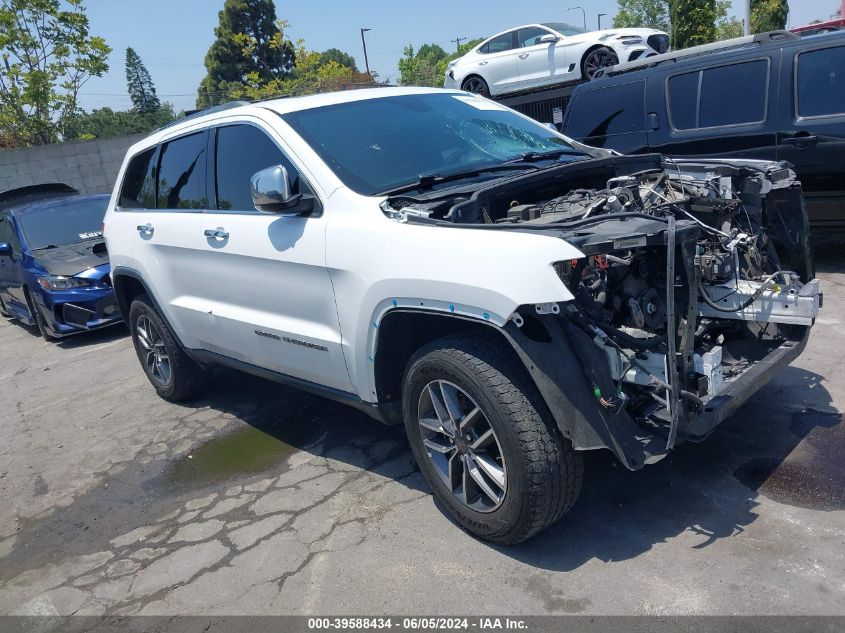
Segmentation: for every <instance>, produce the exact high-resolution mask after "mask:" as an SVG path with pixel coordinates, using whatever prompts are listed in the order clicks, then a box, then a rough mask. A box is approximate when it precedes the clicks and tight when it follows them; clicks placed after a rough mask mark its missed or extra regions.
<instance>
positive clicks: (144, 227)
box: [135, 222, 155, 235]
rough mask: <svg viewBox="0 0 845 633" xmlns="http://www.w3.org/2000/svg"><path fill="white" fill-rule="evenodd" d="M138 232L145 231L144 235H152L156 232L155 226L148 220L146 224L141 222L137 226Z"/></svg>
mask: <svg viewBox="0 0 845 633" xmlns="http://www.w3.org/2000/svg"><path fill="white" fill-rule="evenodd" d="M135 229H136V230H137V231H138V233H143V234H144V235H152V234H153V233H154V232H155V227H154V226H153V225H152V224H150V223H149V222H147V223H146V224H139V225H138V226H136V227H135Z"/></svg>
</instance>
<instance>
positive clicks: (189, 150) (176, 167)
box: [157, 132, 208, 209]
mask: <svg viewBox="0 0 845 633" xmlns="http://www.w3.org/2000/svg"><path fill="white" fill-rule="evenodd" d="M206 142H207V132H198V133H196V134H190V135H188V136H183V137H181V138H177V139H175V140H173V141H170V142H168V143H164V144H163V145H162V146H161V157H160V159H159V164H158V186H157V190H158V204H157V207H158V208H159V209H205V208H206V207H207V206H208V199H207V195H206V163H205V160H206Z"/></svg>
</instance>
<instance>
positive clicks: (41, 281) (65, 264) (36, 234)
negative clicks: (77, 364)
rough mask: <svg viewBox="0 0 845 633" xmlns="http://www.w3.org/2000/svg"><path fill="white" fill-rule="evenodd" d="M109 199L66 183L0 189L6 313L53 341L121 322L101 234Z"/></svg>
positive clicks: (0, 277)
mask: <svg viewBox="0 0 845 633" xmlns="http://www.w3.org/2000/svg"><path fill="white" fill-rule="evenodd" d="M108 200H109V196H107V195H96V196H83V195H78V194H77V193H76V192H75V191H74V190H73V189H71V188H70V187H66V186H64V185H61V186H55V185H54V186H50V185H42V186H36V187H26V188H24V189H20V190H15V191H13V192H6V193H4V194H0V313H2V314H3V315H4V316H11V317H16V318H17V319H19V320H20V321H23V322H24V323H27V324H28V325H34V326H37V327H38V330H39V332H40V333H41V335H42V336H43V337H44V338H45V339H46V340H48V341H49V340H53V339H58V338H62V337H65V336H68V335H70V334H76V333H79V332H86V331H89V330H95V329H98V328H101V327H106V326H109V325H112V324H114V323H118V322H119V321H121V317H120V312H119V310H118V308H117V304H116V302H115V298H114V291H113V290H112V287H111V278H110V277H109V272H110V267H109V259H108V254H107V253H106V244H105V242H104V241H103V232H102V223H103V216H104V215H105V211H106V205H107V204H108Z"/></svg>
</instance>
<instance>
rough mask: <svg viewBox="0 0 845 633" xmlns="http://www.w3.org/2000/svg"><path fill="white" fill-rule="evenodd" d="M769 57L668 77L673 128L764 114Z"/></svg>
mask: <svg viewBox="0 0 845 633" xmlns="http://www.w3.org/2000/svg"><path fill="white" fill-rule="evenodd" d="M768 86H769V60H768V59H756V60H753V61H750V62H742V63H738V64H729V65H725V66H716V67H714V68H706V69H703V70H699V71H696V72H692V73H684V74H682V75H675V76H673V77H670V78H669V80H668V82H667V90H666V92H667V97H668V101H669V104H668V107H669V114H670V117H671V119H672V125H673V126H674V127H675V129H676V130H692V129H699V128H711V127H723V126H727V125H747V124H751V123H760V122H762V121H764V120H765V118H766V103H767V93H768Z"/></svg>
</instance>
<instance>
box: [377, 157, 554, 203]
mask: <svg viewBox="0 0 845 633" xmlns="http://www.w3.org/2000/svg"><path fill="white" fill-rule="evenodd" d="M526 168H530V169H539V167H536V166H535V165H515V164H512V163H501V164H498V165H488V166H486V167H478V168H476V169H467V170H466V171H456V172H452V173H449V174H442V175H441V174H437V173H435V174H420V175H419V176H417V179H416V180H415V181H414V182H411V183H408V184H407V185H402V186H400V187H396V188H395V189H388V190H387V191H382V192H381V193H378V194H376V195H380V196H392V195H395V194H397V193H403V192H405V191H413V190H414V189H422V188H428V187H433V186H434V185H439V184H440V183H442V182H451V181H453V180H463V179H464V178H472V177H474V176H480V175H482V174H486V173H492V172H497V171H515V170H523V169H526Z"/></svg>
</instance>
